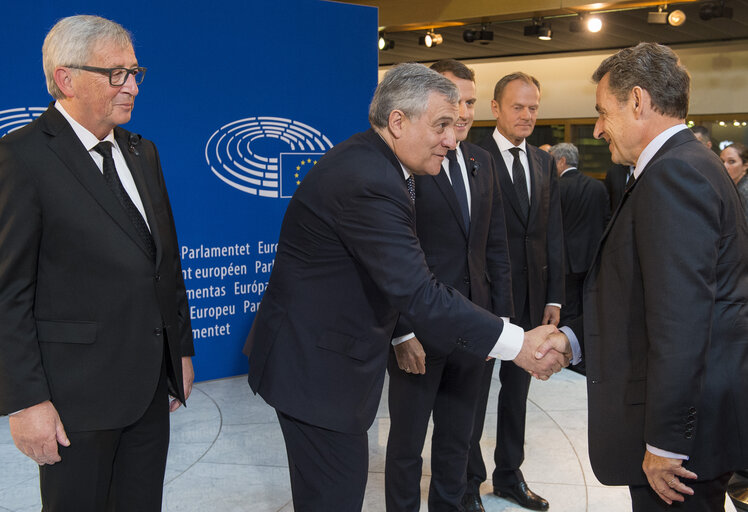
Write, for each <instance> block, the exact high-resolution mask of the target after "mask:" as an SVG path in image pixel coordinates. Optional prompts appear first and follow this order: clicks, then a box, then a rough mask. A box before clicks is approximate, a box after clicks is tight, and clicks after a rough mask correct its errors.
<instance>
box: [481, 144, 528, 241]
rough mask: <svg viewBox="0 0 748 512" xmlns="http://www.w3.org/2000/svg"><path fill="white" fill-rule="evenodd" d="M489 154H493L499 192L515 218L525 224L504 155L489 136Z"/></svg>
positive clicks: (525, 220)
mask: <svg viewBox="0 0 748 512" xmlns="http://www.w3.org/2000/svg"><path fill="white" fill-rule="evenodd" d="M490 147H491V154H492V155H493V159H494V163H495V164H496V169H497V171H498V175H499V185H500V186H501V192H502V194H503V197H504V198H505V199H508V201H507V202H508V203H509V205H510V206H511V207H512V209H513V210H514V212H515V213H516V214H517V218H519V219H520V222H522V225H523V226H527V219H525V214H524V213H522V209H521V208H520V206H519V199H517V192H515V191H514V182H513V181H512V179H511V178H510V177H509V170H508V169H507V168H506V164H505V163H504V157H503V156H501V151H499V146H497V145H496V141H495V140H493V137H492V138H491V144H490Z"/></svg>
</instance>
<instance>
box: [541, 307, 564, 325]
mask: <svg viewBox="0 0 748 512" xmlns="http://www.w3.org/2000/svg"><path fill="white" fill-rule="evenodd" d="M560 321H561V308H560V307H558V306H551V305H547V306H546V307H545V309H544V310H543V321H542V322H541V325H548V324H550V325H555V326H556V327H558V323H559V322H560Z"/></svg>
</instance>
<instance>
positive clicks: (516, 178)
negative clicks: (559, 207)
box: [509, 148, 530, 220]
mask: <svg viewBox="0 0 748 512" xmlns="http://www.w3.org/2000/svg"><path fill="white" fill-rule="evenodd" d="M520 151H522V150H521V149H520V148H511V149H510V150H509V152H510V153H511V154H512V156H513V157H514V161H513V162H512V181H513V182H514V190H515V191H516V192H517V199H519V207H520V208H521V209H522V213H524V214H525V220H526V219H527V216H528V215H529V214H530V196H529V195H528V193H527V175H526V174H525V168H524V167H523V166H522V162H521V161H520V159H519V152H520Z"/></svg>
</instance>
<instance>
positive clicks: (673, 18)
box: [667, 9, 686, 27]
mask: <svg viewBox="0 0 748 512" xmlns="http://www.w3.org/2000/svg"><path fill="white" fill-rule="evenodd" d="M667 22H668V25H670V26H672V27H680V26H681V25H683V24H684V23H685V22H686V13H685V12H683V11H681V10H680V9H676V10H674V11H671V12H670V14H668V15H667Z"/></svg>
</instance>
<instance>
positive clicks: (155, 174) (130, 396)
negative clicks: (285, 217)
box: [0, 16, 193, 512]
mask: <svg viewBox="0 0 748 512" xmlns="http://www.w3.org/2000/svg"><path fill="white" fill-rule="evenodd" d="M42 54H43V60H44V72H45V75H46V78H47V88H48V90H49V92H50V94H51V95H52V96H53V97H54V98H55V100H56V101H55V102H54V103H53V104H51V105H50V107H49V109H48V110H47V111H46V112H45V113H44V114H43V115H42V116H41V117H39V118H38V119H37V120H36V121H34V122H33V123H31V124H30V125H28V126H26V127H24V128H21V129H19V130H17V131H15V132H13V133H11V134H9V135H7V136H6V137H4V138H3V139H2V140H0V226H1V227H0V252H2V254H3V261H2V264H0V413H1V414H12V415H11V417H10V431H11V435H12V436H13V440H14V441H15V443H16V446H18V448H19V449H20V450H21V451H22V452H23V453H25V454H26V455H28V456H29V457H31V458H32V459H34V461H35V462H37V463H38V464H39V473H40V482H41V497H42V507H43V508H44V510H75V511H76V512H100V511H102V510H115V511H122V510H139V511H141V510H142V511H151V512H156V511H160V510H161V495H162V486H163V478H164V469H165V467H166V452H167V447H168V443H169V410H172V411H173V410H175V409H176V408H177V407H179V403H180V402H181V403H183V402H184V401H185V400H186V398H187V396H189V394H190V389H191V387H192V379H193V371H192V363H191V358H190V356H191V355H192V354H193V347H192V329H191V327H190V318H189V312H188V307H187V297H186V293H185V288H184V282H183V280H182V271H181V268H180V263H179V251H178V245H177V238H176V231H175V228H174V219H173V218H172V213H171V207H170V206H169V198H168V196H167V194H166V187H165V185H164V177H163V175H162V173H161V164H160V162H159V158H158V153H157V152H156V148H155V146H154V145H153V143H152V142H150V141H148V140H146V139H142V138H141V137H140V136H139V135H136V134H133V133H130V132H128V131H126V130H124V129H122V128H120V127H119V126H118V125H120V124H123V123H126V122H128V121H129V120H130V114H131V112H132V109H133V104H134V100H135V96H136V95H137V94H138V84H140V82H141V80H142V78H143V74H144V73H145V68H142V67H139V65H138V61H137V59H136V58H135V53H134V52H133V47H132V42H131V40H130V35H129V33H128V32H127V31H126V30H125V29H124V28H123V27H121V26H120V25H118V24H117V23H114V22H113V21H110V20H106V19H103V18H100V17H97V16H71V17H69V18H64V19H62V20H60V21H59V22H58V23H57V24H56V25H55V26H54V27H52V29H51V30H50V32H49V33H48V34H47V37H46V39H45V41H44V46H43V49H42ZM169 394H171V395H172V396H173V397H174V401H173V402H172V403H171V404H170V403H169Z"/></svg>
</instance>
